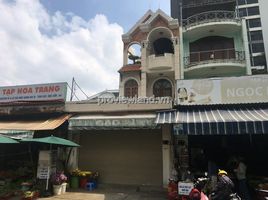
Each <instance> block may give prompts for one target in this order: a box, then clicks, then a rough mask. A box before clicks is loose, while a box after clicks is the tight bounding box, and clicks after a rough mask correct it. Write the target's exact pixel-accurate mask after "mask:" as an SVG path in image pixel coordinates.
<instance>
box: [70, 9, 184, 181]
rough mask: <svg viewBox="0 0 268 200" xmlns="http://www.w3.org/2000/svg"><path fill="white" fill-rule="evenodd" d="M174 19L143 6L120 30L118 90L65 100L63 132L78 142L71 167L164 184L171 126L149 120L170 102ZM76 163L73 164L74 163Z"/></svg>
mask: <svg viewBox="0 0 268 200" xmlns="http://www.w3.org/2000/svg"><path fill="white" fill-rule="evenodd" d="M178 36H179V27H178V21H177V20H174V19H172V18H171V17H169V16H168V15H166V14H165V13H164V12H163V11H161V10H158V11H156V12H152V11H151V10H149V11H148V12H146V13H145V15H144V16H143V17H141V19H140V20H139V21H138V22H137V23H136V24H135V25H134V26H133V27H132V28H131V29H130V30H129V32H127V33H126V34H124V35H123V36H122V40H123V43H124V49H123V66H121V67H120V69H119V74H120V81H119V91H118V92H117V91H104V92H101V93H99V94H97V95H94V96H93V97H92V98H90V99H89V100H88V101H83V102H69V103H67V104H66V112H68V113H72V114H73V117H72V118H71V119H70V120H69V133H70V135H71V137H73V138H74V139H75V141H77V142H78V143H79V144H80V145H81V147H80V148H79V149H78V150H77V152H75V154H74V155H73V158H72V162H73V167H79V168H81V169H83V170H93V171H99V172H100V174H101V176H100V183H115V184H128V185H151V186H166V185H167V184H168V179H169V177H170V171H171V165H172V152H171V136H172V135H171V134H172V131H171V126H170V125H164V126H158V125H156V124H155V118H156V111H158V110H166V109H171V108H172V103H173V102H172V98H173V97H174V96H175V88H176V82H175V80H176V79H178V78H179V77H180V74H179V68H177V67H175V66H178V65H179V59H178V58H179V38H178ZM75 165H76V166H75Z"/></svg>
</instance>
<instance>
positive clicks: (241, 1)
mask: <svg viewBox="0 0 268 200" xmlns="http://www.w3.org/2000/svg"><path fill="white" fill-rule="evenodd" d="M237 4H238V5H244V4H246V1H245V0H238V1H237Z"/></svg>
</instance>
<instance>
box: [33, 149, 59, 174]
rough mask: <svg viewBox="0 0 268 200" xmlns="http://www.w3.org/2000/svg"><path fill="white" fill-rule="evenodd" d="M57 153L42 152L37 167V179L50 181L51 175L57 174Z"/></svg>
mask: <svg viewBox="0 0 268 200" xmlns="http://www.w3.org/2000/svg"><path fill="white" fill-rule="evenodd" d="M56 154H57V151H40V152H39V159H38V167H37V178H39V179H48V178H49V177H50V175H51V174H52V173H54V172H56V161H55V157H56Z"/></svg>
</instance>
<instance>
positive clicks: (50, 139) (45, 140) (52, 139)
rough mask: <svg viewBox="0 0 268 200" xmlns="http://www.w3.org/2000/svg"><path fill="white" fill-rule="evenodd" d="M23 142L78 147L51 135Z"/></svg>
mask: <svg viewBox="0 0 268 200" xmlns="http://www.w3.org/2000/svg"><path fill="white" fill-rule="evenodd" d="M22 141H25V142H40V143H47V144H56V145H62V146H68V147H79V146H80V145H79V144H76V143H74V142H72V141H70V140H66V139H63V138H60V137H55V136H53V135H51V136H48V137H43V138H32V139H22Z"/></svg>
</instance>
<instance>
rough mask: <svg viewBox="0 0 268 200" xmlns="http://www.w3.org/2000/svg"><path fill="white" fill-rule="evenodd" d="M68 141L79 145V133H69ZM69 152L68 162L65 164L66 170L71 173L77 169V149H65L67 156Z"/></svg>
mask: <svg viewBox="0 0 268 200" xmlns="http://www.w3.org/2000/svg"><path fill="white" fill-rule="evenodd" d="M68 139H69V140H72V141H74V142H75V143H77V144H79V141H80V133H71V134H68ZM69 151H71V154H70V158H69V162H68V164H67V168H68V170H69V171H72V170H74V169H77V168H78V148H73V147H71V148H67V151H66V153H67V156H68V153H69Z"/></svg>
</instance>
